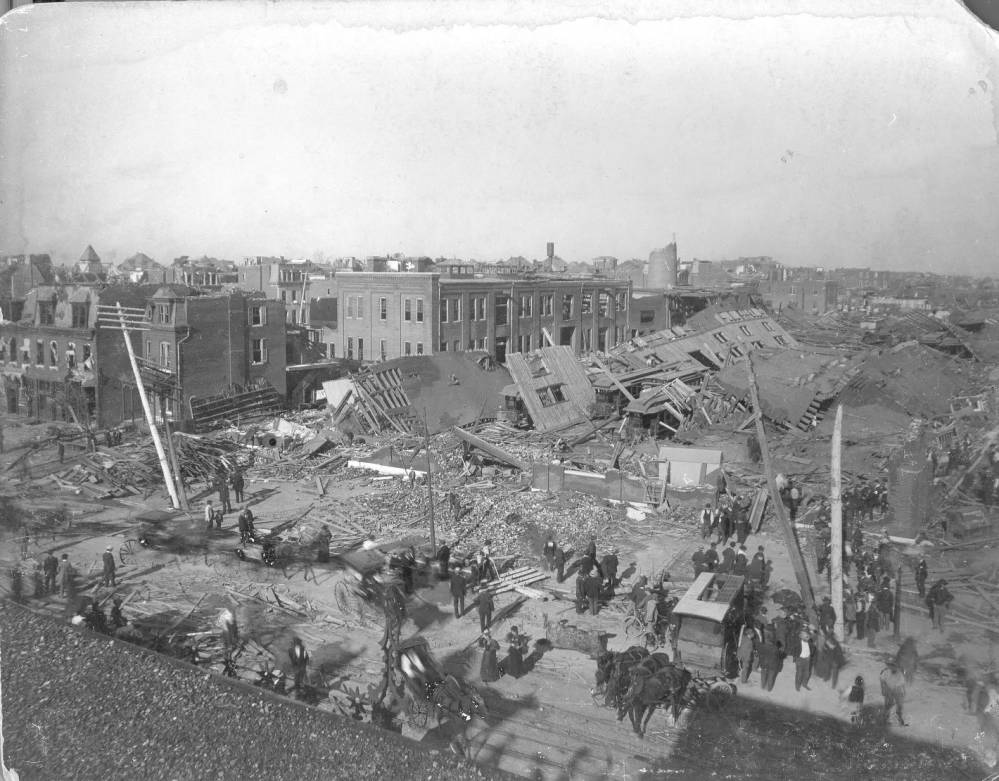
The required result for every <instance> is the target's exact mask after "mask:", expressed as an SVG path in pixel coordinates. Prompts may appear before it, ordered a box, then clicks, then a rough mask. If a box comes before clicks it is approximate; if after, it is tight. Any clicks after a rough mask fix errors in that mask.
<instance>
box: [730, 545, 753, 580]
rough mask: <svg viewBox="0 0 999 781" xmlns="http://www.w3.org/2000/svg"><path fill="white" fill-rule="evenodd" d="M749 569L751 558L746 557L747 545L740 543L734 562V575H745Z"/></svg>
mask: <svg viewBox="0 0 999 781" xmlns="http://www.w3.org/2000/svg"><path fill="white" fill-rule="evenodd" d="M748 569H749V559H747V558H746V546H745V545H740V546H739V550H738V551H737V552H736V554H735V562H734V563H733V564H732V574H733V575H745V574H746V570H748Z"/></svg>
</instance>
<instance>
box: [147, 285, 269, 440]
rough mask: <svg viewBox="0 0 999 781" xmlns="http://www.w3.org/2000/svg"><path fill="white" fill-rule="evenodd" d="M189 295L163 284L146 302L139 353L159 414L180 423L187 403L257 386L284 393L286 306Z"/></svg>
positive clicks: (235, 296) (258, 299) (187, 414)
mask: <svg viewBox="0 0 999 781" xmlns="http://www.w3.org/2000/svg"><path fill="white" fill-rule="evenodd" d="M189 293H190V291H189V290H187V289H184V288H179V287H176V286H163V287H161V288H159V289H158V290H157V291H156V292H155V293H154V294H153V295H152V296H150V298H149V299H148V302H147V303H146V320H147V322H148V329H149V330H148V331H145V332H144V333H143V334H142V345H141V353H140V354H141V357H142V366H143V375H144V377H145V378H146V381H147V383H148V385H149V390H150V391H151V393H150V396H152V397H154V398H155V404H154V407H155V414H156V415H157V417H161V416H166V417H168V418H170V419H172V420H174V421H177V422H178V423H180V424H184V423H186V422H187V421H188V420H189V419H190V418H191V408H190V404H191V400H192V399H198V398H204V397H207V396H215V395H218V394H220V393H223V392H226V391H228V390H244V389H248V388H251V387H257V386H259V385H261V384H262V383H266V384H267V385H270V386H272V387H273V388H274V389H275V390H277V391H278V393H280V394H281V396H284V395H285V393H286V387H287V386H286V380H285V366H286V351H287V346H286V327H285V307H284V304H282V303H281V302H280V301H275V300H272V299H267V298H264V297H263V296H248V295H246V294H244V293H241V292H233V293H229V294H222V293H219V294H211V295H189Z"/></svg>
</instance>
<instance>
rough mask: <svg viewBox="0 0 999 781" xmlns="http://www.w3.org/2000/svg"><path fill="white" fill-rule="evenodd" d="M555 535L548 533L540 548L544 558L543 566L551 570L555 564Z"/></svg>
mask: <svg viewBox="0 0 999 781" xmlns="http://www.w3.org/2000/svg"><path fill="white" fill-rule="evenodd" d="M556 547H557V546H556V545H555V536H554V535H552V534H549V535H548V540H547V541H546V542H545V546H544V547H543V548H542V549H541V554H542V556H544V559H545V566H546V567H547V568H548V571H549V572H551V571H552V569H554V565H555V548H556Z"/></svg>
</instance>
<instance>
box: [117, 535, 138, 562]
mask: <svg viewBox="0 0 999 781" xmlns="http://www.w3.org/2000/svg"><path fill="white" fill-rule="evenodd" d="M137 542H138V540H125V541H124V542H123V543H122V544H121V547H119V548H118V558H119V559H120V560H121V563H122V565H123V566H127V565H128V562H127V561H125V557H126V556H131V555H132V553H133V551H134V550H135V543H137Z"/></svg>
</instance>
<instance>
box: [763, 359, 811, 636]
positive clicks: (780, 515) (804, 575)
mask: <svg viewBox="0 0 999 781" xmlns="http://www.w3.org/2000/svg"><path fill="white" fill-rule="evenodd" d="M746 375H747V376H748V377H749V393H750V395H751V396H752V400H753V410H754V411H755V412H756V436H757V438H758V439H759V440H760V452H761V454H762V455H763V468H764V470H765V471H766V475H767V487H768V488H769V489H770V501H771V502H773V505H774V513H775V514H776V515H777V523H778V525H779V526H780V530H781V533H782V534H783V536H784V544H785V545H787V553H788V555H789V556H790V557H791V566H792V567H793V568H794V575H795V577H796V578H797V579H798V588H799V589H800V590H801V599H802V601H803V602H804V603H805V610H806V611H807V612H808V614H809V617H810V618H811V619H812V620H814V619H815V618H816V613H815V595H814V594H812V584H811V583H810V582H809V580H808V570H806V569H805V560H804V558H802V556H801V548H799V547H798V538H797V537H796V536H795V534H794V527H793V526H792V525H791V521H790V520H789V519H788V517H787V514H786V513H785V512H784V503H783V502H782V501H781V498H780V492H779V491H778V490H777V481H776V480H775V479H774V471H773V469H772V468H771V466H770V448H769V447H768V446H767V434H766V431H765V430H764V428H763V408H762V407H761V406H760V392H759V389H758V388H757V387H756V374H755V373H754V372H753V358H752V355H751V354H750V355H747V356H746Z"/></svg>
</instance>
